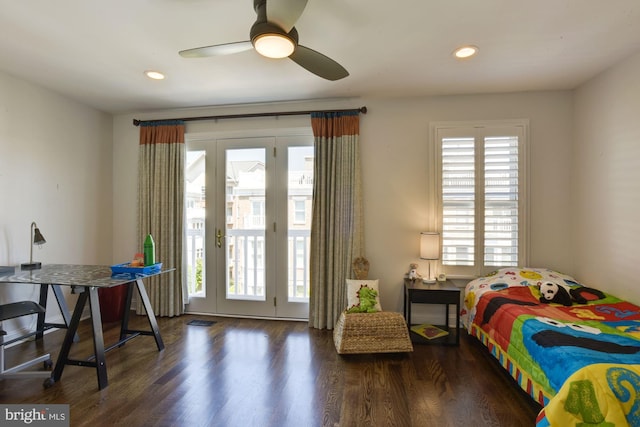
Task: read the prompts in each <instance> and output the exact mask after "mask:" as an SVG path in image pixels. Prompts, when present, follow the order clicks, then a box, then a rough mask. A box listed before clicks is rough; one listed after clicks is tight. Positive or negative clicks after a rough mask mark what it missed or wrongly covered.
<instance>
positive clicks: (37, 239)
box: [33, 222, 47, 245]
mask: <svg viewBox="0 0 640 427" xmlns="http://www.w3.org/2000/svg"><path fill="white" fill-rule="evenodd" d="M34 224H35V222H34ZM45 243H47V241H46V240H45V239H44V236H43V235H42V233H41V232H40V229H39V228H38V226H34V229H33V244H34V245H43V244H45Z"/></svg>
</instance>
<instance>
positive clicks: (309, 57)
mask: <svg viewBox="0 0 640 427" xmlns="http://www.w3.org/2000/svg"><path fill="white" fill-rule="evenodd" d="M289 58H291V60H292V61H293V62H295V63H296V64H298V65H299V66H301V67H302V68H304V69H306V70H307V71H310V72H312V73H313V74H315V75H317V76H320V77H322V78H323V79H327V80H340V79H343V78H345V77H347V76H348V75H349V72H348V71H347V70H345V69H344V67H343V66H342V65H340V64H338V63H337V62H336V61H334V60H333V59H331V58H329V57H327V56H324V55H323V54H321V53H320V52H316V51H315V50H313V49H309V48H308V47H304V46H301V45H298V46H297V47H296V50H295V51H294V52H293V53H292V54H291V55H290V56H289Z"/></svg>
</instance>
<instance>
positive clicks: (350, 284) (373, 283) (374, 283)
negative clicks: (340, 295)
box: [347, 279, 382, 311]
mask: <svg viewBox="0 0 640 427" xmlns="http://www.w3.org/2000/svg"><path fill="white" fill-rule="evenodd" d="M362 286H366V287H368V288H370V289H373V290H375V291H376V292H377V293H378V296H377V297H376V306H375V308H376V310H378V311H382V306H381V305H380V290H379V289H378V279H375V280H358V279H347V309H349V308H351V307H353V306H354V305H359V304H360V299H359V298H358V291H359V290H360V288H361V287H362Z"/></svg>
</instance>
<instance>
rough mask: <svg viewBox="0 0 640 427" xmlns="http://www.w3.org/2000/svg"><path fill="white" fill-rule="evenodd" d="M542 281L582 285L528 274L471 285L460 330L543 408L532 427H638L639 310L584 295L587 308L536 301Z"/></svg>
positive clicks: (541, 272) (507, 272) (543, 272)
mask: <svg viewBox="0 0 640 427" xmlns="http://www.w3.org/2000/svg"><path fill="white" fill-rule="evenodd" d="M546 281H551V282H555V283H561V284H562V285H564V286H568V287H570V288H573V289H577V288H578V287H580V286H581V285H580V284H579V283H577V282H576V281H575V280H574V279H573V278H572V277H570V276H567V275H564V274H561V273H558V272H555V271H552V270H548V269H534V268H528V269H518V268H513V269H502V270H499V271H497V272H495V273H493V274H492V275H489V276H487V277H482V278H479V279H476V280H473V281H471V282H470V283H469V284H468V285H467V287H466V291H465V306H464V308H463V312H462V319H463V322H464V324H465V327H466V328H467V330H468V331H469V333H470V334H471V335H473V336H475V337H477V338H478V339H479V340H480V341H481V342H482V343H483V344H484V345H485V346H487V348H488V349H489V351H490V352H491V354H492V355H493V356H494V357H495V358H496V359H497V360H498V361H499V362H500V364H501V365H502V366H503V367H504V368H505V369H506V370H507V371H508V372H509V373H510V374H511V376H512V377H513V378H514V379H515V380H516V381H517V382H518V384H519V385H520V386H521V387H522V388H523V389H524V390H525V391H526V392H527V393H529V394H530V395H531V396H532V397H533V398H534V399H535V400H536V401H538V402H539V403H540V404H541V405H542V406H543V409H542V411H541V412H540V414H539V416H538V420H537V426H538V427H546V426H562V427H565V426H587V425H598V426H626V425H631V426H640V307H638V306H636V305H634V304H631V303H629V302H627V301H623V300H620V299H619V298H616V297H614V296H612V295H609V294H605V297H604V298H599V299H598V298H597V296H596V295H591V296H589V294H588V293H587V294H586V295H587V297H586V299H587V300H588V302H587V303H586V304H574V305H571V306H563V305H558V304H548V303H542V302H540V290H539V288H538V284H539V283H544V282H546Z"/></svg>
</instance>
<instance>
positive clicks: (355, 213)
mask: <svg viewBox="0 0 640 427" xmlns="http://www.w3.org/2000/svg"><path fill="white" fill-rule="evenodd" d="M359 126H360V117H359V115H358V112H339V113H338V112H336V113H312V114H311V127H312V129H313V135H314V148H315V165H314V183H313V218H312V223H311V255H310V258H311V259H310V274H311V295H310V300H309V326H310V327H313V328H317V329H333V328H334V325H335V322H336V320H337V319H338V316H339V315H340V313H341V312H342V311H343V310H344V309H346V308H347V296H346V294H347V292H346V279H348V278H349V277H350V274H351V265H352V261H353V259H354V258H356V257H359V256H363V255H364V254H363V252H364V233H363V212H362V211H363V209H362V182H361V173H360V144H359V132H360V130H359Z"/></svg>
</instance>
